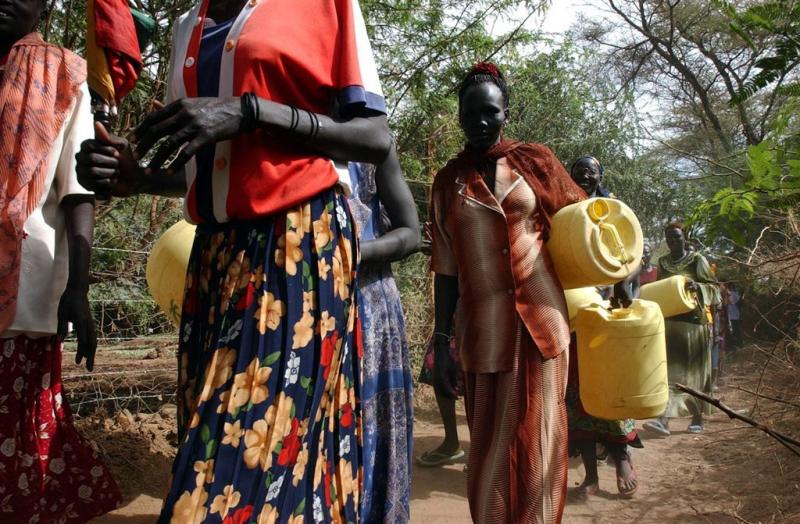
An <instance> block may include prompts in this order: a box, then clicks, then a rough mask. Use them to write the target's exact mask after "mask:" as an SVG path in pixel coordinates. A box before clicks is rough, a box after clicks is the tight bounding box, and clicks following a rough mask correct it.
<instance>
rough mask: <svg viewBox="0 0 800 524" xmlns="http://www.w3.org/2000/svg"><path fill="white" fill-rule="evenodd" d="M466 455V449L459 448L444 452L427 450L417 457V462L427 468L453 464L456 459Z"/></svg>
mask: <svg viewBox="0 0 800 524" xmlns="http://www.w3.org/2000/svg"><path fill="white" fill-rule="evenodd" d="M463 457H464V450H463V449H459V450H458V451H456V452H455V453H450V454H448V453H442V452H441V451H426V452H425V453H423V454H422V455H420V456H418V457H417V464H419V465H420V466H423V467H425V468H435V467H437V466H444V465H445V464H452V463H453V462H455V461H456V460H458V459H460V458H463Z"/></svg>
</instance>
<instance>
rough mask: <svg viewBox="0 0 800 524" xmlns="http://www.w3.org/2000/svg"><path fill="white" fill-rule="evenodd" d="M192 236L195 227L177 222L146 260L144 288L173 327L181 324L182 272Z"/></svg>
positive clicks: (190, 247) (184, 281)
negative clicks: (145, 284) (148, 290)
mask: <svg viewBox="0 0 800 524" xmlns="http://www.w3.org/2000/svg"><path fill="white" fill-rule="evenodd" d="M194 233H195V226H193V225H192V224H190V223H188V222H186V221H185V220H181V221H180V222H178V223H177V224H175V225H173V226H172V227H170V228H169V229H167V230H166V231H165V232H164V234H163V235H161V238H159V239H158V240H157V241H156V243H155V244H154V245H153V249H152V250H150V256H148V257H147V269H146V271H145V276H146V277H147V287H148V288H150V294H151V295H152V296H153V300H155V301H156V304H158V306H159V307H160V308H161V311H163V312H164V314H165V315H166V316H167V318H168V319H169V320H170V322H172V323H173V324H174V325H175V326H176V327H177V326H178V325H180V322H181V307H182V306H183V291H184V286H185V284H186V268H187V267H188V266H189V256H190V255H191V253H192V244H193V243H194Z"/></svg>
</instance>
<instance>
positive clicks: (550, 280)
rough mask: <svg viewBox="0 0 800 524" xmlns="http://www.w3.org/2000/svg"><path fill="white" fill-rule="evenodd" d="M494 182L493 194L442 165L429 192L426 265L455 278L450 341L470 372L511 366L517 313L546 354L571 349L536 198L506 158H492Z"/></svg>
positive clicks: (474, 179)
mask: <svg viewBox="0 0 800 524" xmlns="http://www.w3.org/2000/svg"><path fill="white" fill-rule="evenodd" d="M547 152H548V153H549V150H548V151H547ZM549 154H550V155H551V156H552V153H549ZM552 160H554V162H551V164H553V165H556V166H557V169H558V168H560V169H561V170H562V171H564V170H563V167H562V166H561V164H560V163H559V162H558V160H556V159H555V158H554V157H553V158H552ZM553 176H566V177H568V176H569V175H568V174H566V171H564V172H563V173H554V174H553ZM495 179H496V182H495V191H494V194H492V193H491V192H490V191H489V188H488V187H487V186H486V184H485V183H484V181H483V178H482V177H480V176H478V175H477V174H476V175H474V176H465V175H463V174H458V172H457V171H455V170H442V171H441V172H439V173H438V174H437V176H436V178H435V180H434V184H433V190H432V194H431V208H430V209H431V211H430V213H431V223H432V236H433V255H432V259H431V266H432V269H433V271H434V272H436V273H440V274H443V275H450V276H457V277H458V284H459V295H460V298H459V303H458V307H457V310H456V338H457V342H458V346H459V348H460V352H461V362H462V366H463V368H464V370H465V371H468V372H473V373H497V372H504V371H510V370H511V365H512V356H513V355H512V351H511V350H512V348H513V345H514V337H515V336H516V326H517V316H519V318H520V319H521V320H522V323H523V324H524V326H525V328H526V329H527V331H528V333H530V336H531V338H532V339H533V341H534V342H535V343H536V346H537V348H538V349H539V351H540V352H541V354H542V356H543V357H544V358H552V357H555V356H557V355H559V354H560V353H561V352H562V351H564V350H566V349H567V347H568V346H569V325H568V317H567V308H566V303H565V301H564V292H563V289H562V287H561V284H560V282H559V281H558V277H557V276H556V272H555V269H554V267H553V263H552V261H551V259H550V255H549V253H548V251H547V247H546V245H545V243H544V239H543V235H542V227H541V216H540V214H539V212H540V210H539V209H538V206H537V198H536V195H535V194H534V192H533V190H532V188H531V186H530V185H529V184H528V183H527V182H526V180H525V178H524V177H523V176H522V175H520V174H519V173H517V172H516V171H512V170H511V169H510V168H509V167H508V164H507V162H506V159H505V158H500V159H499V160H498V161H497V169H496V176H495ZM581 198H584V197H582V196H578V197H576V198H575V199H574V200H580V199H581Z"/></svg>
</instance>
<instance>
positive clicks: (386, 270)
mask: <svg viewBox="0 0 800 524" xmlns="http://www.w3.org/2000/svg"><path fill="white" fill-rule="evenodd" d="M350 176H351V178H352V183H353V196H352V197H351V198H350V201H349V203H350V207H351V209H352V212H353V216H354V220H355V222H356V224H357V227H358V237H359V241H361V242H366V241H369V240H372V239H375V238H377V237H380V236H381V235H382V234H383V233H384V232H385V227H384V225H383V221H382V220H381V206H380V202H379V201H378V198H377V196H376V192H377V191H376V186H375V167H374V166H372V165H369V164H351V165H350ZM357 285H358V292H359V299H358V309H359V317H360V319H361V321H362V325H363V330H364V331H363V346H364V347H363V351H364V357H363V360H362V386H361V407H362V417H363V424H364V439H363V459H362V464H363V468H364V485H363V494H362V498H361V516H362V519H363V520H362V522H366V523H377V522H385V523H405V522H408V521H409V518H410V513H409V495H410V489H411V452H412V449H411V446H412V433H411V430H412V424H413V412H412V410H413V401H412V385H411V367H410V364H409V359H408V344H407V343H406V335H405V319H404V316H403V307H402V304H401V303H400V292H399V291H398V290H397V285H396V284H395V281H394V276H393V275H392V267H391V264H389V263H378V264H363V265H362V266H360V267H359V270H358V280H357Z"/></svg>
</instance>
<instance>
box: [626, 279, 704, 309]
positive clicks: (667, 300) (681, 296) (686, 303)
mask: <svg viewBox="0 0 800 524" xmlns="http://www.w3.org/2000/svg"><path fill="white" fill-rule="evenodd" d="M686 282H687V280H686V277H685V276H683V275H675V276H672V277H669V278H665V279H663V280H657V281H655V282H651V283H649V284H645V285H643V286H642V287H641V288H640V290H639V297H640V298H641V299H642V300H650V301H652V302H655V303H656V304H658V305H659V307H661V313H662V314H663V315H664V318H669V317H674V316H677V315H683V314H684V313H689V312H691V311H694V310H695V309H696V308H697V300H696V299H695V297H694V294H693V293H692V292H691V291H687V290H686Z"/></svg>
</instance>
